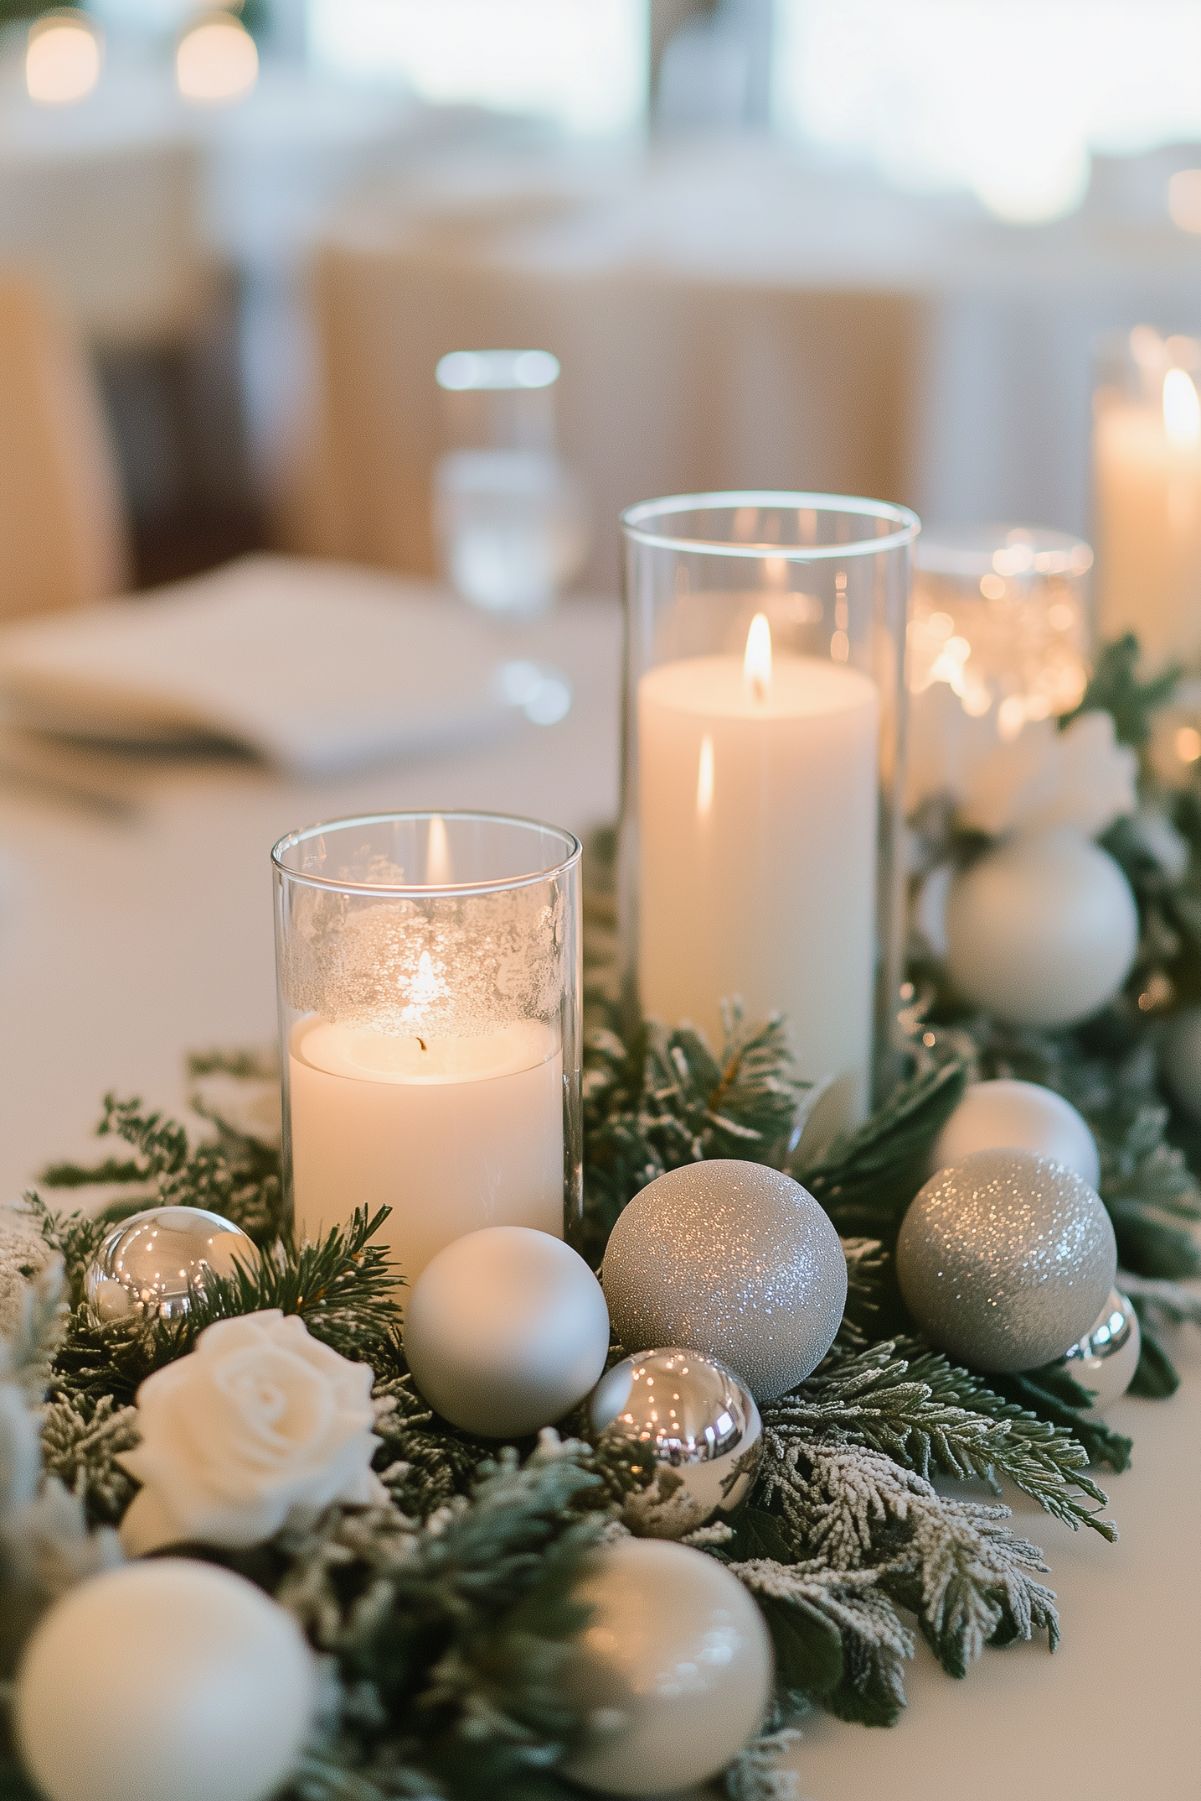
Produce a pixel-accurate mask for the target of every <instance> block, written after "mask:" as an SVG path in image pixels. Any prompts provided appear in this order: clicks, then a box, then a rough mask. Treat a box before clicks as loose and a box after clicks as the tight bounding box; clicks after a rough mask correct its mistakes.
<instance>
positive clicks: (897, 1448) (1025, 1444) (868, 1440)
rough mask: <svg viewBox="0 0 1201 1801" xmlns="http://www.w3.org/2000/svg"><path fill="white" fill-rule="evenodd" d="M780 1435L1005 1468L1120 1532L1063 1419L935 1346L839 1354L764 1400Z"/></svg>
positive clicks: (979, 1468)
mask: <svg viewBox="0 0 1201 1801" xmlns="http://www.w3.org/2000/svg"><path fill="white" fill-rule="evenodd" d="M763 1417H764V1423H765V1426H767V1427H768V1428H769V1429H770V1431H771V1432H772V1434H774V1439H773V1442H776V1443H778V1444H780V1445H781V1446H783V1445H786V1444H787V1443H788V1442H790V1440H791V1439H792V1438H793V1437H796V1436H800V1437H802V1438H804V1437H807V1436H809V1435H811V1434H813V1433H816V1432H821V1433H825V1434H827V1435H829V1436H833V1437H835V1438H837V1439H838V1440H840V1441H842V1442H846V1443H855V1444H861V1445H865V1446H867V1447H868V1448H870V1449H872V1450H876V1451H881V1452H883V1453H884V1454H885V1455H887V1456H888V1457H890V1458H892V1459H893V1460H894V1461H895V1462H897V1463H899V1464H903V1465H904V1466H905V1467H906V1468H908V1469H912V1470H915V1471H916V1472H917V1473H918V1475H920V1476H922V1477H926V1478H928V1477H930V1476H932V1475H935V1474H942V1475H947V1476H953V1477H957V1478H970V1477H974V1478H976V1479H978V1480H981V1481H984V1482H987V1483H989V1484H990V1485H991V1486H992V1487H993V1488H995V1489H999V1487H1000V1478H1001V1477H1008V1479H1009V1480H1010V1481H1011V1482H1012V1483H1014V1485H1015V1486H1016V1487H1018V1488H1020V1489H1021V1490H1022V1491H1023V1492H1024V1493H1025V1494H1028V1495H1029V1496H1030V1497H1031V1498H1032V1499H1033V1500H1035V1501H1037V1502H1038V1503H1039V1505H1040V1506H1041V1507H1042V1508H1043V1509H1044V1510H1045V1511H1046V1512H1047V1513H1049V1514H1051V1515H1052V1516H1053V1517H1054V1518H1055V1519H1058V1520H1062V1521H1063V1523H1064V1524H1065V1525H1068V1526H1071V1527H1073V1529H1074V1528H1076V1527H1079V1526H1082V1525H1083V1526H1090V1527H1091V1528H1092V1529H1093V1530H1094V1531H1095V1532H1098V1533H1100V1534H1101V1536H1102V1537H1104V1538H1110V1539H1111V1538H1113V1536H1114V1528H1113V1525H1112V1522H1110V1521H1109V1520H1106V1519H1104V1518H1102V1517H1101V1516H1100V1515H1099V1513H1098V1509H1099V1508H1102V1507H1104V1506H1105V1504H1106V1496H1105V1494H1104V1492H1103V1490H1102V1489H1100V1488H1098V1487H1097V1485H1096V1483H1095V1482H1093V1481H1092V1479H1091V1478H1090V1477H1089V1476H1088V1474H1087V1466H1088V1461H1089V1459H1088V1454H1087V1451H1086V1450H1085V1448H1084V1447H1083V1446H1082V1445H1081V1444H1080V1443H1079V1442H1078V1440H1077V1439H1076V1438H1075V1437H1073V1436H1072V1434H1071V1432H1070V1431H1068V1430H1067V1429H1065V1427H1064V1426H1062V1425H1057V1424H1053V1423H1051V1422H1050V1421H1048V1420H1046V1419H1043V1418H1040V1417H1039V1416H1038V1415H1037V1414H1036V1413H1035V1412H1033V1411H1032V1410H1030V1409H1028V1408H1024V1407H1022V1406H1020V1405H1019V1404H1017V1403H1015V1402H1014V1401H1011V1400H1009V1399H1007V1398H1005V1397H1004V1396H1002V1395H1000V1394H998V1393H997V1392H996V1390H995V1389H993V1388H991V1387H990V1386H989V1384H988V1383H987V1382H986V1381H985V1380H983V1379H982V1378H981V1377H979V1376H977V1375H975V1374H973V1373H972V1372H971V1371H969V1370H965V1369H959V1368H956V1367H955V1366H954V1365H952V1364H951V1363H949V1362H948V1360H947V1359H946V1358H945V1357H944V1356H943V1355H942V1354H941V1353H940V1352H937V1351H931V1350H928V1349H926V1348H925V1347H924V1346H920V1345H909V1344H906V1343H904V1342H900V1343H898V1342H897V1341H885V1342H884V1343H882V1344H875V1345H872V1346H870V1347H868V1348H866V1349H864V1350H861V1351H858V1352H855V1353H853V1354H848V1355H845V1356H840V1357H834V1358H832V1359H829V1360H828V1361H827V1362H826V1363H825V1364H823V1365H822V1367H821V1369H820V1370H818V1371H817V1372H816V1373H815V1374H814V1375H813V1376H811V1377H810V1378H809V1379H808V1381H807V1382H804V1383H802V1384H801V1385H800V1387H799V1388H797V1389H796V1390H795V1391H794V1392H793V1393H792V1394H789V1395H784V1396H782V1397H781V1398H780V1399H779V1400H776V1401H769V1402H768V1403H767V1404H766V1405H765V1407H764V1409H763Z"/></svg>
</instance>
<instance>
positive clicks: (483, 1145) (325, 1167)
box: [289, 1018, 563, 1283]
mask: <svg viewBox="0 0 1201 1801" xmlns="http://www.w3.org/2000/svg"><path fill="white" fill-rule="evenodd" d="M289 1095H290V1107H291V1154H292V1189H293V1200H294V1210H295V1223H296V1232H297V1236H298V1237H299V1238H313V1237H316V1236H318V1235H319V1234H321V1233H323V1232H325V1231H327V1230H328V1229H329V1228H330V1227H331V1226H334V1225H337V1224H339V1223H341V1222H343V1221H345V1219H346V1218H347V1217H348V1215H349V1213H350V1211H351V1209H352V1208H353V1207H356V1206H365V1207H368V1208H371V1209H375V1208H377V1207H380V1206H388V1207H391V1209H392V1213H391V1216H390V1218H389V1219H388V1221H387V1224H386V1225H385V1227H384V1229H383V1233H382V1235H381V1236H382V1240H383V1241H384V1242H386V1243H387V1244H388V1246H389V1247H390V1248H391V1250H392V1252H393V1254H394V1256H395V1258H396V1262H397V1265H398V1267H399V1269H400V1270H401V1272H402V1273H403V1274H404V1275H405V1277H406V1278H407V1279H408V1281H409V1282H410V1283H412V1282H413V1281H414V1280H415V1278H416V1277H417V1276H418V1275H419V1274H420V1272H421V1271H422V1270H423V1269H424V1267H425V1265H426V1264H427V1263H428V1262H429V1260H430V1258H431V1257H432V1256H433V1255H434V1254H435V1252H436V1251H440V1250H441V1249H442V1247H443V1246H444V1245H446V1244H449V1243H450V1242H451V1240H452V1239H455V1238H461V1237H463V1235H464V1234H465V1233H468V1232H475V1231H478V1230H479V1229H480V1228H482V1227H484V1226H534V1227H536V1228H537V1229H538V1230H539V1231H541V1232H550V1233H553V1234H554V1235H555V1236H556V1237H560V1238H561V1237H562V1235H563V1058H562V1053H561V1049H560V1045H559V1038H558V1033H557V1031H556V1030H555V1029H554V1028H553V1027H552V1026H549V1025H546V1024H544V1023H542V1022H541V1021H539V1020H522V1021H517V1022H515V1023H514V1024H512V1025H509V1026H505V1027H501V1028H498V1029H497V1030H495V1031H491V1032H484V1033H480V1034H478V1035H476V1036H471V1037H454V1036H449V1035H444V1036H433V1035H429V1036H426V1035H424V1034H421V1033H420V1032H419V1030H414V1032H413V1034H412V1036H399V1037H397V1036H392V1035H390V1034H387V1033H384V1032H380V1031H374V1030H371V1029H369V1028H365V1027H361V1026H354V1025H351V1024H347V1023H344V1022H331V1021H328V1020H322V1019H318V1018H309V1019H301V1020H299V1021H298V1022H297V1024H296V1026H295V1027H294V1029H293V1032H292V1038H291V1044H290V1054H289Z"/></svg>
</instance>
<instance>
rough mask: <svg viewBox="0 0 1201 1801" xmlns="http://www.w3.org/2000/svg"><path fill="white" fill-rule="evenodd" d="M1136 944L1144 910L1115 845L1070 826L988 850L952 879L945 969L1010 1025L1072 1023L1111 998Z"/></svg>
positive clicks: (977, 1002)
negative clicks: (1108, 847)
mask: <svg viewBox="0 0 1201 1801" xmlns="http://www.w3.org/2000/svg"><path fill="white" fill-rule="evenodd" d="M1137 948H1138V909H1137V907H1136V905H1135V900H1134V895H1133V893H1132V891H1131V888H1130V884H1129V882H1128V881H1127V880H1126V877H1125V876H1124V875H1123V873H1122V871H1121V869H1120V868H1119V867H1118V865H1117V864H1116V863H1115V862H1114V860H1113V858H1112V857H1111V856H1110V855H1109V854H1108V852H1106V851H1103V850H1101V849H1100V848H1099V846H1098V845H1096V844H1092V843H1090V841H1089V840H1088V839H1087V838H1083V837H1081V836H1080V835H1079V834H1078V833H1076V832H1074V831H1071V830H1055V831H1046V832H1038V833H1036V834H1034V835H1033V836H1031V837H1018V838H1014V839H1011V840H1009V841H1008V842H1007V843H1004V844H1001V845H999V846H998V847H997V848H996V849H995V850H990V851H986V852H985V853H984V855H983V856H982V857H979V858H978V859H977V860H976V861H975V862H974V863H972V864H970V865H969V866H968V868H967V869H965V870H963V871H962V872H961V873H960V874H959V875H958V876H957V877H956V879H955V881H954V882H953V884H952V886H951V893H950V899H949V901H948V904H947V969H948V972H949V974H950V976H951V979H952V981H953V982H954V984H955V987H956V988H957V989H958V990H959V992H960V994H961V995H962V996H963V997H964V999H965V1000H967V1001H970V1002H971V1003H972V1004H973V1005H974V1006H978V1007H983V1008H984V1009H985V1010H986V1011H987V1012H989V1013H992V1014H993V1015H995V1017H996V1018H997V1019H1000V1020H1003V1021H1005V1022H1007V1023H1008V1024H1010V1025H1020V1026H1043V1027H1051V1026H1068V1025H1074V1024H1075V1023H1076V1022H1077V1021H1079V1020H1082V1019H1088V1018H1089V1017H1090V1016H1091V1015H1092V1014H1094V1013H1096V1012H1098V1011H1099V1009H1100V1008H1101V1007H1103V1006H1104V1005H1105V1004H1106V1002H1107V1001H1110V1000H1112V999H1113V997H1114V995H1115V994H1116V993H1117V992H1118V990H1119V988H1120V987H1121V986H1122V983H1123V982H1124V981H1125V979H1126V977H1127V975H1129V973H1130V969H1131V965H1132V964H1133V962H1134V955H1135V951H1136V950H1137Z"/></svg>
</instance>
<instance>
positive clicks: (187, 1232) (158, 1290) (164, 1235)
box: [84, 1207, 255, 1320]
mask: <svg viewBox="0 0 1201 1801" xmlns="http://www.w3.org/2000/svg"><path fill="white" fill-rule="evenodd" d="M239 1257H241V1258H242V1260H243V1261H244V1262H250V1263H253V1262H254V1260H255V1251H254V1245H253V1243H252V1242H251V1240H250V1239H249V1238H248V1237H247V1235H246V1233H245V1232H243V1230H242V1228H241V1226H235V1225H234V1224H233V1223H232V1222H231V1221H230V1220H228V1219H222V1217H221V1215H220V1214H219V1213H209V1212H208V1211H207V1210H206V1209H205V1208H203V1207H148V1208H147V1209H146V1211H145V1212H144V1213H135V1214H133V1215H132V1216H131V1217H130V1218H129V1219H123V1220H120V1221H118V1223H117V1224H116V1225H115V1226H112V1227H110V1229H109V1230H108V1231H107V1232H106V1233H105V1235H104V1237H103V1238H102V1239H101V1240H100V1244H99V1245H98V1247H97V1249H96V1254H95V1256H94V1257H93V1258H92V1261H91V1262H90V1263H89V1265H88V1268H87V1273H86V1275H85V1277H84V1295H85V1297H86V1299H87V1301H88V1303H89V1304H90V1305H91V1306H92V1307H93V1308H94V1309H95V1311H96V1312H97V1313H98V1314H99V1315H100V1317H101V1319H105V1320H123V1319H124V1320H131V1319H182V1318H183V1316H184V1314H186V1313H187V1311H188V1309H189V1308H190V1307H191V1305H192V1301H193V1299H194V1298H195V1297H196V1296H197V1295H202V1294H203V1293H204V1290H205V1284H206V1282H207V1281H208V1280H209V1278H210V1277H212V1276H229V1275H232V1274H233V1271H234V1266H235V1264H236V1263H237V1261H238V1258H239Z"/></svg>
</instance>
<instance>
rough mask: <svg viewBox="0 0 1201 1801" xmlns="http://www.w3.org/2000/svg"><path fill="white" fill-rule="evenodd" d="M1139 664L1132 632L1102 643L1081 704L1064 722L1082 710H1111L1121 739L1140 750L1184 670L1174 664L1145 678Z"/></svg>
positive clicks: (1088, 711) (1136, 646) (1082, 711)
mask: <svg viewBox="0 0 1201 1801" xmlns="http://www.w3.org/2000/svg"><path fill="white" fill-rule="evenodd" d="M1139 666H1140V652H1139V643H1138V639H1137V638H1135V637H1134V636H1133V634H1132V633H1130V632H1127V633H1126V635H1125V636H1124V637H1122V638H1116V639H1114V640H1113V641H1112V642H1111V643H1109V644H1106V645H1104V646H1102V649H1101V651H1100V653H1099V655H1098V656H1097V660H1096V663H1095V664H1094V666H1093V672H1092V675H1091V677H1090V678H1089V683H1088V686H1087V688H1086V689H1085V691H1084V697H1083V699H1082V700H1081V702H1080V705H1079V706H1078V707H1077V708H1076V709H1075V711H1074V712H1071V713H1068V714H1066V715H1065V716H1064V718H1063V720H1062V721H1061V724H1063V725H1069V724H1070V723H1071V721H1072V720H1073V719H1076V718H1078V717H1079V715H1080V714H1081V713H1096V712H1105V713H1109V714H1111V715H1112V717H1113V723H1114V730H1115V731H1116V733H1117V738H1118V742H1119V743H1120V744H1129V745H1132V746H1133V748H1134V749H1135V750H1141V749H1142V748H1143V746H1144V745H1145V744H1146V743H1147V740H1148V739H1149V738H1150V736H1151V726H1152V723H1153V721H1154V718H1155V714H1156V713H1157V712H1158V711H1159V710H1160V709H1161V708H1162V707H1165V706H1166V705H1167V704H1168V702H1169V701H1170V700H1171V698H1172V696H1173V694H1174V693H1175V692H1176V689H1177V687H1178V686H1179V683H1180V678H1181V675H1182V674H1183V671H1182V670H1181V669H1180V668H1178V667H1173V668H1170V669H1166V670H1164V672H1163V673H1162V674H1159V675H1154V676H1151V677H1149V678H1145V677H1144V676H1143V675H1142V674H1141V673H1140V667H1139Z"/></svg>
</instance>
